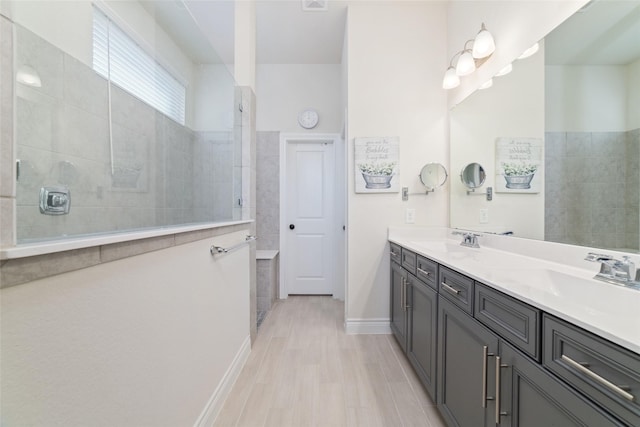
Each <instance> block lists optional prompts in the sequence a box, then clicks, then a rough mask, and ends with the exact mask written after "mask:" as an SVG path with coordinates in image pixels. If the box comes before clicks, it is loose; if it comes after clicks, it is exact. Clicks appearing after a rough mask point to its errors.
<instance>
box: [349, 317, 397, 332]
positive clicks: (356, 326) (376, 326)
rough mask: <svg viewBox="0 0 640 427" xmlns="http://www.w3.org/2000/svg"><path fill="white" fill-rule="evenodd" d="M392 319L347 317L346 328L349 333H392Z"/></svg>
mask: <svg viewBox="0 0 640 427" xmlns="http://www.w3.org/2000/svg"><path fill="white" fill-rule="evenodd" d="M389 324H390V319H347V320H346V321H345V322H344V329H345V332H346V333H347V335H378V334H390V333H391V326H389Z"/></svg>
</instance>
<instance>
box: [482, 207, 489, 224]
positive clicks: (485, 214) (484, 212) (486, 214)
mask: <svg viewBox="0 0 640 427" xmlns="http://www.w3.org/2000/svg"><path fill="white" fill-rule="evenodd" d="M488 222H489V209H480V224H487V223H488Z"/></svg>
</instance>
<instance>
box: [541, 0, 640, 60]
mask: <svg viewBox="0 0 640 427" xmlns="http://www.w3.org/2000/svg"><path fill="white" fill-rule="evenodd" d="M638 58H640V1H638V0H595V1H592V2H591V3H589V4H587V6H585V7H584V8H583V9H582V10H581V11H579V12H578V13H576V14H574V15H573V16H572V17H570V18H569V19H567V20H566V21H565V22H564V23H562V25H560V26H559V27H558V28H556V29H555V30H554V31H552V32H551V33H550V34H549V35H548V36H547V37H545V63H546V64H549V65H627V64H630V63H632V62H634V61H636V60H637V59H638Z"/></svg>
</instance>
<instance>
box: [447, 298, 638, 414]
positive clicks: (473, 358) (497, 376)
mask: <svg viewBox="0 0 640 427" xmlns="http://www.w3.org/2000/svg"><path fill="white" fill-rule="evenodd" d="M439 304H440V310H439V322H440V327H439V330H438V332H439V336H438V340H439V342H438V346H439V348H440V352H439V358H438V363H439V369H438V390H439V392H438V393H439V394H438V402H437V403H438V406H439V408H440V412H441V413H442V415H443V417H444V418H445V420H446V421H447V424H448V425H450V426H456V427H479V426H482V427H486V426H493V425H497V426H500V427H516V426H559V427H569V426H576V427H577V426H593V427H596V426H597V427H607V426H623V425H625V424H622V423H620V422H619V421H617V420H616V419H615V418H613V417H612V416H611V415H609V414H607V413H606V412H605V411H604V410H602V409H600V407H598V406H597V405H595V404H593V403H592V402H590V401H588V400H587V399H586V398H584V397H582V396H581V395H579V394H578V393H576V392H575V391H573V390H572V389H571V388H570V387H568V386H567V385H565V384H563V383H562V382H561V381H560V380H558V379H557V378H556V377H555V376H554V375H553V374H551V373H549V372H547V371H546V370H545V369H544V368H542V367H541V366H540V365H539V364H538V363H537V362H536V361H534V360H532V359H531V358H530V357H528V356H526V355H525V354H523V353H521V351H520V350H517V349H516V348H514V347H513V346H511V345H510V344H509V343H507V342H506V341H505V340H504V339H502V338H501V337H499V336H498V335H496V334H495V333H493V332H492V331H491V330H489V329H488V328H487V327H485V326H484V325H482V324H481V323H480V322H479V321H477V320H476V319H474V318H472V317H471V316H469V315H468V314H467V313H464V312H463V311H462V310H460V308H458V307H457V306H455V305H453V304H451V303H450V302H449V301H447V300H446V299H444V298H441V300H440V302H439Z"/></svg>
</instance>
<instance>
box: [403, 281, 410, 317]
mask: <svg viewBox="0 0 640 427" xmlns="http://www.w3.org/2000/svg"><path fill="white" fill-rule="evenodd" d="M409 283H410V282H409V281H408V280H405V282H404V311H407V310H409V309H410V308H411V306H410V305H409V304H408V299H409V295H408V292H407V291H408V285H409Z"/></svg>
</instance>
